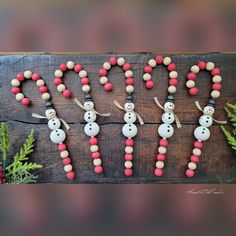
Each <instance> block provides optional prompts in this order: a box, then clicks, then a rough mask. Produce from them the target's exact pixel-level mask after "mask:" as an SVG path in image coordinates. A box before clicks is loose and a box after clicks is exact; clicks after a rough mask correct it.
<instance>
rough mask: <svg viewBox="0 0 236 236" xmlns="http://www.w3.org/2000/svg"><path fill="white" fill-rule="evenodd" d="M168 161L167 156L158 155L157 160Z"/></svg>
mask: <svg viewBox="0 0 236 236" xmlns="http://www.w3.org/2000/svg"><path fill="white" fill-rule="evenodd" d="M165 159H166V156H165V155H163V154H160V153H159V154H157V160H158V161H164V160H165Z"/></svg>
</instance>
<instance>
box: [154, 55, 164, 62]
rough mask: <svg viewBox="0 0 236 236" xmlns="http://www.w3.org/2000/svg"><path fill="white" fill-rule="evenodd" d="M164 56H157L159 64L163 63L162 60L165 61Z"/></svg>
mask: <svg viewBox="0 0 236 236" xmlns="http://www.w3.org/2000/svg"><path fill="white" fill-rule="evenodd" d="M163 60H164V59H163V57H162V56H157V57H156V62H157V64H162V62H163Z"/></svg>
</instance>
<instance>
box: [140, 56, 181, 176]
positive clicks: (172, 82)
mask: <svg viewBox="0 0 236 236" xmlns="http://www.w3.org/2000/svg"><path fill="white" fill-rule="evenodd" d="M158 65H164V66H166V67H167V69H168V71H169V87H168V96H167V99H166V103H165V104H164V106H162V105H161V104H160V102H159V101H158V99H157V97H154V101H155V102H156V104H157V106H158V107H160V108H161V109H162V110H163V111H164V113H163V115H162V122H163V124H161V125H160V126H159V128H158V134H159V135H160V137H161V139H160V141H159V145H160V146H159V148H158V154H157V156H156V159H157V160H156V168H155V171H154V174H155V175H156V176H162V175H163V168H164V161H165V159H166V152H167V147H168V141H167V139H168V138H170V137H172V135H173V134H174V128H173V126H172V125H171V124H172V123H174V122H175V121H176V124H177V127H178V128H180V127H181V124H180V122H179V119H178V118H177V116H176V115H175V114H174V109H175V104H174V94H175V92H176V86H177V84H178V80H177V76H178V73H177V72H176V65H175V64H174V63H172V62H171V58H170V57H164V58H163V57H162V56H157V57H156V58H155V59H150V60H149V61H148V65H146V66H145V67H144V74H143V80H144V81H145V82H146V88H147V89H151V88H153V86H154V82H153V81H152V77H151V73H152V71H153V69H154V68H155V67H157V66H158Z"/></svg>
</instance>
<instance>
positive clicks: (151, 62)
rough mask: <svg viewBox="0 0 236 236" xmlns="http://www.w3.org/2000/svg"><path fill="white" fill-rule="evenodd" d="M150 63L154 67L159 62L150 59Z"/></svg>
mask: <svg viewBox="0 0 236 236" xmlns="http://www.w3.org/2000/svg"><path fill="white" fill-rule="evenodd" d="M148 65H149V66H151V67H153V68H154V67H155V66H156V65H157V62H156V60H154V59H150V60H149V61H148Z"/></svg>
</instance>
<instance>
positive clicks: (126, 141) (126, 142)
mask: <svg viewBox="0 0 236 236" xmlns="http://www.w3.org/2000/svg"><path fill="white" fill-rule="evenodd" d="M125 144H126V146H129V147H132V146H134V140H133V139H126V140H125Z"/></svg>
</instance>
